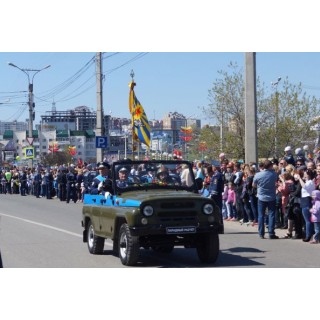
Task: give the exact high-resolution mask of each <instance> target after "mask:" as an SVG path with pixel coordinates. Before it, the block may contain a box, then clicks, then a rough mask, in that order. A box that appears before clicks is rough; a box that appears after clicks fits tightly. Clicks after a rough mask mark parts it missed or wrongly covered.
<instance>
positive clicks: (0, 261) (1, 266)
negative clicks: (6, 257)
mask: <svg viewBox="0 0 320 320" xmlns="http://www.w3.org/2000/svg"><path fill="white" fill-rule="evenodd" d="M0 268H3V264H2V258H1V251H0Z"/></svg>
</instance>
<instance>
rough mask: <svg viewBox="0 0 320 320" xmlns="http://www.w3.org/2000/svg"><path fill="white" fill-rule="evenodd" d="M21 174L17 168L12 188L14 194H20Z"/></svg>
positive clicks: (13, 175) (14, 171) (13, 174)
mask: <svg viewBox="0 0 320 320" xmlns="http://www.w3.org/2000/svg"><path fill="white" fill-rule="evenodd" d="M19 183H20V182H19V172H18V171H17V169H16V168H15V169H14V170H13V173H12V179H11V188H12V193H13V194H19Z"/></svg>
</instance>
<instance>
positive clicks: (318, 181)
mask: <svg viewBox="0 0 320 320" xmlns="http://www.w3.org/2000/svg"><path fill="white" fill-rule="evenodd" d="M314 184H315V187H316V189H317V190H320V162H318V163H317V165H316V177H315V179H314Z"/></svg>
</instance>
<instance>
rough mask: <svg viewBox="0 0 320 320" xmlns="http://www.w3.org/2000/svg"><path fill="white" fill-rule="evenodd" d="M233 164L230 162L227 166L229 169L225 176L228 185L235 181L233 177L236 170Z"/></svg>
mask: <svg viewBox="0 0 320 320" xmlns="http://www.w3.org/2000/svg"><path fill="white" fill-rule="evenodd" d="M233 165H234V164H233V162H229V163H228V164H227V168H226V172H225V174H224V180H225V181H226V182H227V183H228V182H232V181H233V180H234V179H233V176H234V172H233V171H234V169H233Z"/></svg>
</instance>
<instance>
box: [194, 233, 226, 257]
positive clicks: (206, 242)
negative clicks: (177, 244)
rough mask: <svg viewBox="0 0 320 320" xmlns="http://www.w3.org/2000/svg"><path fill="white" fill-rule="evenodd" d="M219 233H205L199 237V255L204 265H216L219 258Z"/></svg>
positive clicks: (197, 245) (197, 246) (197, 244)
mask: <svg viewBox="0 0 320 320" xmlns="http://www.w3.org/2000/svg"><path fill="white" fill-rule="evenodd" d="M219 246H220V245H219V235H218V233H205V234H201V235H199V238H198V240H197V243H196V248H197V253H198V257H199V259H200V261H201V262H202V263H215V262H216V260H217V259H218V256H219Z"/></svg>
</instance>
